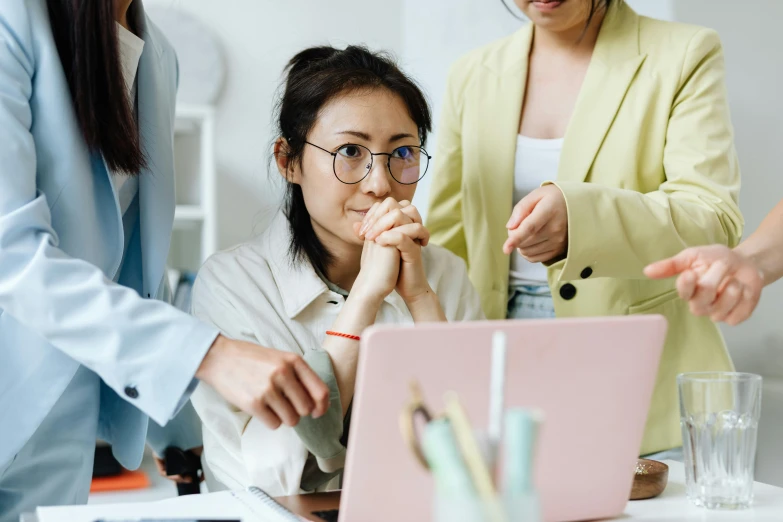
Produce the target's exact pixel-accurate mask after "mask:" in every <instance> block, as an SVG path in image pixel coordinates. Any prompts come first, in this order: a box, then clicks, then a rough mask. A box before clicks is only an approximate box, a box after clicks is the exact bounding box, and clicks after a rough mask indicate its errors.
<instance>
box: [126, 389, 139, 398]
mask: <svg viewBox="0 0 783 522" xmlns="http://www.w3.org/2000/svg"><path fill="white" fill-rule="evenodd" d="M125 395H127V396H128V397H129V398H131V399H138V397H139V390H137V389H136V387H135V386H126V387H125Z"/></svg>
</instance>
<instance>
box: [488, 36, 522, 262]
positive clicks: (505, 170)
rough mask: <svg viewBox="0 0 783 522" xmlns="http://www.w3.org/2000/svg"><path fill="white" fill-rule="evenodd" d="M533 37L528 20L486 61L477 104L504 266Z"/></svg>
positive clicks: (494, 240) (493, 225) (493, 227)
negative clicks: (499, 50) (521, 117)
mask: <svg viewBox="0 0 783 522" xmlns="http://www.w3.org/2000/svg"><path fill="white" fill-rule="evenodd" d="M532 37H533V25H532V24H527V25H525V26H524V27H523V28H522V29H520V30H519V31H518V32H517V34H516V35H514V37H513V39H512V40H511V42H510V43H511V45H509V46H508V47H506V48H505V49H504V51H503V54H501V55H500V56H498V57H497V61H495V62H490V63H487V64H485V66H486V67H487V68H488V69H489V74H484V75H483V77H482V78H481V81H480V92H479V93H478V96H479V99H480V100H481V102H480V103H479V104H478V105H477V106H476V107H475V110H478V111H479V114H478V117H477V118H476V120H474V121H478V122H479V124H478V128H477V129H476V134H475V135H474V138H475V145H476V150H477V153H478V154H477V157H478V165H480V166H481V167H480V168H479V169H478V172H479V176H480V180H479V183H478V184H477V186H478V188H479V189H480V191H481V195H480V200H481V201H486V202H491V204H489V205H486V206H485V208H484V209H483V211H484V212H486V213H487V214H486V216H485V217H486V219H484V220H483V221H484V223H485V226H486V228H485V230H484V233H486V234H488V235H489V237H490V238H491V244H492V245H493V249H492V251H493V253H494V254H493V255H494V257H495V262H496V263H497V268H498V269H503V267H505V268H506V269H507V268H508V258H507V257H506V256H505V255H503V252H502V246H503V243H504V242H505V240H506V238H507V237H508V236H507V234H506V229H505V227H504V226H503V225H505V223H506V221H507V220H508V217H509V216H510V215H511V208H512V206H513V201H512V194H513V188H514V157H515V154H516V148H517V135H518V134H519V118H520V115H521V113H522V101H523V98H524V93H525V84H526V83H527V69H528V56H529V54H530V45H531V42H532ZM498 224H501V226H498Z"/></svg>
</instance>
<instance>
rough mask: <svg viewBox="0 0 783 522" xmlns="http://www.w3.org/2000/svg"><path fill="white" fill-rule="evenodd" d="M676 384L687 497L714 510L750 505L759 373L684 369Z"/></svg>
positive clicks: (758, 409) (757, 423) (756, 426)
mask: <svg viewBox="0 0 783 522" xmlns="http://www.w3.org/2000/svg"><path fill="white" fill-rule="evenodd" d="M677 385H678V387H679V390H680V426H681V427H682V441H683V450H684V451H683V452H684V457H685V479H686V487H687V494H688V498H689V499H690V500H691V502H693V503H694V504H696V505H697V506H704V507H706V508H710V509H743V508H747V507H749V506H750V505H751V504H752V503H753V473H754V467H755V466H754V462H755V458H756V435H757V433H758V425H759V415H760V412H761V376H760V375H754V374H750V373H731V372H710V373H684V374H680V375H678V376H677Z"/></svg>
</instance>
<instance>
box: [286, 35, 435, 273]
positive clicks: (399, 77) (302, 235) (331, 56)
mask: <svg viewBox="0 0 783 522" xmlns="http://www.w3.org/2000/svg"><path fill="white" fill-rule="evenodd" d="M286 72H287V77H286V79H285V82H284V84H283V88H282V96H281V98H280V100H279V102H278V104H277V107H276V124H277V127H278V129H277V131H278V136H282V137H283V138H285V140H286V141H287V147H286V150H285V152H284V153H285V154H286V155H287V156H288V160H289V161H290V162H297V163H298V164H300V165H301V161H302V155H303V153H304V147H305V140H307V135H308V134H309V133H310V130H312V128H313V126H314V125H315V123H316V120H317V119H318V114H319V112H320V111H321V109H322V108H323V107H324V105H326V104H327V103H328V102H329V101H330V100H331V99H333V98H334V97H336V96H338V95H340V94H343V93H346V92H351V91H356V90H364V89H378V88H381V89H386V90H388V91H389V92H391V93H393V94H395V95H397V96H399V97H400V98H401V99H402V101H403V103H404V104H405V106H406V107H407V108H408V112H409V114H410V117H411V119H412V120H413V122H414V123H415V124H416V126H417V127H418V130H419V139H420V141H421V143H422V144H424V142H425V141H426V140H427V134H428V133H429V131H430V130H431V128H432V116H431V115H430V108H429V105H428V104H427V100H426V98H425V96H424V94H423V93H422V91H421V89H420V88H419V87H418V85H417V84H416V82H414V81H413V80H412V79H411V78H409V77H408V76H406V75H405V73H403V72H402V71H401V70H400V69H399V67H397V65H396V64H395V63H394V61H393V60H392V58H391V57H390V56H388V55H387V54H384V53H374V52H371V51H369V50H368V49H366V48H364V47H358V46H353V45H352V46H349V47H347V48H346V49H343V50H339V49H335V48H334V47H311V48H309V49H305V50H304V51H302V52H300V53H299V54H297V55H296V56H294V57H293V58H292V59H291V61H290V62H288V65H287V67H286ZM283 211H284V213H285V215H286V217H287V218H288V223H289V226H290V229H291V244H290V253H291V256H292V259H293V260H294V261H296V260H305V259H306V260H308V261H310V263H311V264H312V265H313V266H314V267H315V268H316V269H317V270H319V271H320V272H321V273H322V274H325V273H326V268H327V267H328V266H329V265H330V264H331V263H332V261H333V256H332V254H331V253H330V252H329V250H328V249H327V248H326V246H324V245H323V244H322V243H321V241H320V240H319V239H318V237H317V236H316V234H315V230H313V225H312V222H311V221H310V213H309V212H308V211H307V206H306V205H305V200H304V196H303V194H302V187H301V186H300V185H296V184H294V183H291V182H288V183H286V189H285V201H284V203H283Z"/></svg>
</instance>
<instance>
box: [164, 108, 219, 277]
mask: <svg viewBox="0 0 783 522" xmlns="http://www.w3.org/2000/svg"><path fill="white" fill-rule="evenodd" d="M214 121H215V109H214V108H213V107H211V106H206V105H183V104H178V105H177V109H176V119H175V123H174V154H175V158H174V161H175V170H176V179H177V190H176V192H177V194H176V196H177V206H176V208H175V211H174V233H175V234H180V235H179V236H176V237H173V238H172V247H171V252H170V253H169V268H173V269H179V270H194V269H196V268H198V267H200V266H201V265H202V264H203V263H204V261H206V259H207V258H208V257H209V256H211V255H212V254H213V253H215V251H216V250H217V242H218V241H217V181H216V177H217V174H216V167H215V143H214V135H215V132H214V125H215V124H214Z"/></svg>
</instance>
